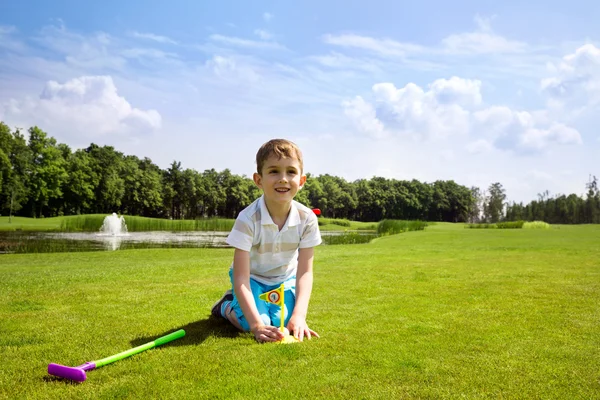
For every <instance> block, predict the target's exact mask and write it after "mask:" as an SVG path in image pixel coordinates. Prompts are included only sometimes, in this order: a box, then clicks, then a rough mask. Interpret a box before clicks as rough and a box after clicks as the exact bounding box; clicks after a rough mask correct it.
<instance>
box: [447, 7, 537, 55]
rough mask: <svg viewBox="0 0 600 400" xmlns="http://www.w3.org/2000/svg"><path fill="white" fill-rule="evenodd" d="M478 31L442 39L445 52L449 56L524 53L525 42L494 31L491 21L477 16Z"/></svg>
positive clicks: (526, 47)
mask: <svg viewBox="0 0 600 400" xmlns="http://www.w3.org/2000/svg"><path fill="white" fill-rule="evenodd" d="M475 23H476V24H477V27H478V29H477V30H476V31H474V32H464V33H458V34H453V35H450V36H447V37H446V38H444V39H442V42H441V45H442V49H443V51H444V52H446V53H449V54H500V53H505V54H506V53H524V52H525V51H527V49H528V46H527V44H526V43H524V42H520V41H515V40H509V39H506V38H505V37H503V36H500V35H498V34H496V33H494V32H493V31H492V25H491V20H490V19H489V18H482V17H480V16H478V15H477V16H475Z"/></svg>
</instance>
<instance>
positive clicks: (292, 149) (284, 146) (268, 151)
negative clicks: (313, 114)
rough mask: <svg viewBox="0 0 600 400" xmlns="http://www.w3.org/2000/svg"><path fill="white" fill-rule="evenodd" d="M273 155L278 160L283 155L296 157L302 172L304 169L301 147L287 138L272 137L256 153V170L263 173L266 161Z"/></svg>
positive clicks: (260, 173)
mask: <svg viewBox="0 0 600 400" xmlns="http://www.w3.org/2000/svg"><path fill="white" fill-rule="evenodd" d="M271 156H275V157H277V159H278V160H280V159H281V158H282V157H283V158H295V159H296V160H298V163H299V164H300V172H301V173H302V172H303V171H304V164H303V162H302V152H301V151H300V148H299V147H298V146H297V145H296V144H295V143H294V142H291V141H289V140H286V139H272V140H269V141H268V142H266V143H265V144H263V145H262V146H260V149H258V152H257V153H256V171H257V172H258V174H259V175H262V169H263V167H264V165H265V161H267V159H268V158H269V157H271Z"/></svg>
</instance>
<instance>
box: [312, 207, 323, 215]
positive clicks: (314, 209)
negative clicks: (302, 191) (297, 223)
mask: <svg viewBox="0 0 600 400" xmlns="http://www.w3.org/2000/svg"><path fill="white" fill-rule="evenodd" d="M313 212H314V213H315V215H321V210H319V209H318V208H313Z"/></svg>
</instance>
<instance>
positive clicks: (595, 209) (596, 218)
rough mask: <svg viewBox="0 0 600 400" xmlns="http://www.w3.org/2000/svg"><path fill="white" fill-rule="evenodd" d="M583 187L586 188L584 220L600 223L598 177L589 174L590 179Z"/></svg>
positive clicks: (590, 222)
mask: <svg viewBox="0 0 600 400" xmlns="http://www.w3.org/2000/svg"><path fill="white" fill-rule="evenodd" d="M585 187H586V189H587V198H586V200H585V215H586V222H587V223H589V224H597V223H600V193H599V192H598V179H597V178H596V176H594V177H592V176H590V180H589V181H588V183H587V184H586V185H585Z"/></svg>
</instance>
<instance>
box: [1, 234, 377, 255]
mask: <svg viewBox="0 0 600 400" xmlns="http://www.w3.org/2000/svg"><path fill="white" fill-rule="evenodd" d="M227 235H229V232H219V231H209V232H206V231H202V232H198V231H189V232H167V231H151V232H129V233H121V234H110V233H96V232H76V233H74V232H24V231H16V232H15V231H11V232H0V254H7V253H56V252H75V251H115V250H127V249H151V248H201V247H212V248H215V247H229V245H228V244H227V243H225V239H226V238H227ZM321 236H322V237H323V243H324V244H355V243H367V242H369V241H371V240H372V239H373V238H374V237H376V236H377V235H376V234H375V233H374V232H367V231H365V232H359V231H333V232H331V231H329V232H321Z"/></svg>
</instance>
